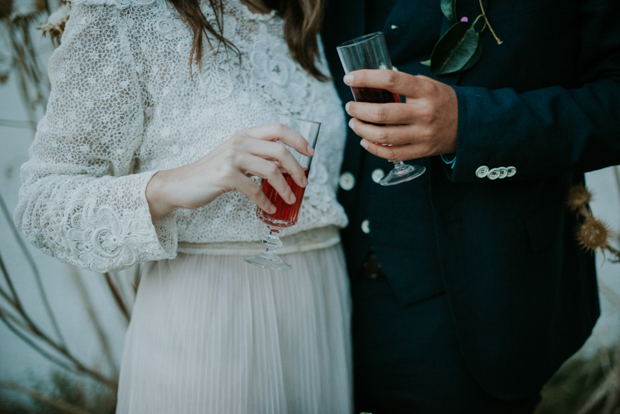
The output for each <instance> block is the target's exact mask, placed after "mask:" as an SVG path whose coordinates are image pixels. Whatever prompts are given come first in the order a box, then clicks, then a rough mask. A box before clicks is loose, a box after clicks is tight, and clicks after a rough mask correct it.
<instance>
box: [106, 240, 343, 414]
mask: <svg viewBox="0 0 620 414" xmlns="http://www.w3.org/2000/svg"><path fill="white" fill-rule="evenodd" d="M281 257H282V258H283V259H284V260H285V261H286V262H287V263H289V264H291V265H292V266H293V270H292V271H270V270H266V269H263V268H260V267H256V266H252V265H249V264H247V263H246V262H244V261H243V259H242V256H239V255H227V256H223V255H206V254H182V253H180V254H179V256H178V257H177V258H176V259H174V260H169V261H159V262H150V263H147V264H146V265H145V267H144V271H143V275H142V280H141V282H140V288H139V289H138V296H137V299H136V303H135V306H134V309H133V315H132V320H131V323H130V326H129V330H128V332H127V337H126V340H125V350H124V354H123V360H122V364H121V375H120V383H119V393H118V405H117V411H116V412H117V413H123V414H124V413H132V414H137V413H145V414H146V413H148V414H157V413H166V414H190V413H195V414H199V413H200V414H205V413H209V414H216V413H222V414H237V413H238V414H246V413H247V414H249V413H251V414H278V413H282V414H297V413H299V414H302V413H303V414H305V413H308V414H318V413H321V414H330V413H334V414H350V413H351V412H352V403H351V395H352V386H351V380H352V376H351V345H350V337H349V335H350V309H351V307H350V306H351V305H350V299H349V287H348V280H347V277H346V267H345V262H344V255H343V253H342V248H341V245H340V244H337V245H335V246H332V247H328V248H323V249H319V250H312V251H307V252H301V253H291V254H285V255H281Z"/></svg>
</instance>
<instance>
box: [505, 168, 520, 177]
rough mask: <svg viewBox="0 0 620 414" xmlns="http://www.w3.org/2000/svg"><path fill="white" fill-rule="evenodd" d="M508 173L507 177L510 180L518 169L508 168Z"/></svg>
mask: <svg viewBox="0 0 620 414" xmlns="http://www.w3.org/2000/svg"><path fill="white" fill-rule="evenodd" d="M506 172H507V175H506V177H508V178H510V177H513V176H514V175H515V174H516V173H517V168H516V167H507V168H506Z"/></svg>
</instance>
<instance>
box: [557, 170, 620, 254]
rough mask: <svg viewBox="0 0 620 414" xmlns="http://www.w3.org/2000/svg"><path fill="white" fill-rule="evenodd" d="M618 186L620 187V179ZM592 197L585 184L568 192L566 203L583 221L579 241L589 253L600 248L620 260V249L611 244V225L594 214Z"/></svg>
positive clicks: (578, 234) (578, 185) (579, 229)
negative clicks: (591, 204)
mask: <svg viewBox="0 0 620 414" xmlns="http://www.w3.org/2000/svg"><path fill="white" fill-rule="evenodd" d="M616 168H617V167H614V171H616V174H617V170H616ZM618 188H620V181H619V182H618ZM592 199H593V196H592V193H591V192H590V190H588V189H587V188H586V186H585V185H584V184H577V185H575V186H573V187H572V188H571V189H570V190H569V192H568V197H567V201H566V204H567V206H568V208H569V209H570V210H571V211H574V212H576V213H577V214H578V216H579V220H580V223H581V224H580V225H579V227H578V228H577V232H576V238H577V241H578V243H579V245H580V246H581V247H583V248H584V249H585V250H586V251H587V252H589V253H593V252H594V251H595V250H597V249H598V250H600V251H602V252H603V253H605V252H608V253H611V254H612V256H613V257H614V259H611V261H613V262H620V250H618V249H616V248H615V247H613V246H612V245H611V244H610V241H611V240H612V238H613V233H612V231H611V227H610V226H609V225H608V224H607V223H605V222H604V221H602V220H599V219H597V218H596V217H594V216H593V215H592V210H591V209H590V202H591V201H592Z"/></svg>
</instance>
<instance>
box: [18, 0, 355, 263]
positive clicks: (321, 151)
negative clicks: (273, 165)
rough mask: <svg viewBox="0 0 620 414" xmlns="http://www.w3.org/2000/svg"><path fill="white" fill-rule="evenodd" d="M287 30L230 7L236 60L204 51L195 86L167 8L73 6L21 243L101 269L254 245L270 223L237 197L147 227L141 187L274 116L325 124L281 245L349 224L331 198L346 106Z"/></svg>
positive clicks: (145, 2)
mask: <svg viewBox="0 0 620 414" xmlns="http://www.w3.org/2000/svg"><path fill="white" fill-rule="evenodd" d="M206 3H207V5H205V6H204V7H203V12H204V13H205V15H206V16H207V19H208V20H209V21H211V22H214V19H215V16H214V14H213V12H212V10H210V9H209V7H208V2H206ZM282 25H283V20H282V19H281V18H280V17H278V16H277V15H275V13H271V14H269V15H257V14H253V13H251V12H250V11H249V10H248V9H247V7H246V6H244V5H242V4H241V3H240V0H228V2H227V4H226V6H225V17H224V35H225V37H226V38H227V39H229V40H230V41H232V42H233V44H234V45H235V46H237V47H238V48H239V50H240V51H241V61H239V59H238V57H237V56H236V55H235V54H234V53H229V54H227V53H225V52H222V53H217V54H214V53H212V52H209V46H208V45H206V46H205V47H206V49H207V50H205V57H204V59H203V65H202V71H199V69H198V66H197V65H196V64H195V63H192V69H191V70H192V71H193V78H192V75H191V73H190V65H189V56H190V48H191V39H192V38H191V32H190V30H189V29H188V28H187V26H186V24H185V23H184V22H183V21H182V20H181V18H180V16H179V15H178V14H177V12H176V11H175V10H174V8H173V7H172V6H170V5H169V4H168V3H167V2H166V0H77V1H75V2H74V7H73V10H72V12H71V18H70V19H69V21H68V22H67V25H66V28H65V32H64V35H63V38H62V44H61V46H60V47H59V48H58V49H57V50H56V51H55V52H54V54H53V55H52V57H51V59H50V61H49V72H50V79H51V82H52V94H51V96H50V99H49V105H48V108H47V113H46V116H45V117H44V118H43V119H42V121H41V122H40V123H39V126H38V130H37V134H36V138H35V141H34V143H33V145H32V147H31V149H30V160H29V161H28V162H27V163H25V164H24V166H23V167H22V182H23V184H22V188H21V191H20V197H19V205H18V207H17V210H16V213H15V219H16V223H17V224H18V226H19V227H21V229H22V231H23V233H24V235H25V236H26V237H27V238H28V239H29V240H30V241H31V242H33V243H34V244H35V245H36V246H37V247H39V248H41V249H43V250H44V251H45V252H47V253H49V254H52V255H54V256H56V257H58V258H60V259H62V260H65V261H68V262H71V263H74V264H76V265H78V266H81V267H84V268H89V269H91V270H96V271H107V270H117V269H121V268H125V267H128V266H131V265H133V264H135V263H137V262H142V261H147V260H159V259H164V258H173V257H174V256H175V255H176V251H177V243H178V242H179V241H182V242H185V243H221V242H248V241H255V240H260V239H262V238H263V237H264V236H265V235H266V232H267V228H266V225H265V224H263V223H262V222H260V221H259V220H258V219H257V218H256V216H255V211H256V205H255V204H254V203H253V202H252V201H251V200H250V199H248V198H247V197H245V196H243V195H242V194H240V193H237V192H231V193H226V194H224V195H222V196H221V197H219V198H217V199H216V200H215V201H213V202H212V203H211V204H209V205H207V206H205V207H203V208H200V209H198V210H177V211H176V212H174V213H171V214H169V215H168V216H166V217H164V218H163V219H161V220H159V221H158V222H156V223H155V224H154V225H153V223H152V221H151V217H150V214H149V208H148V204H147V201H146V197H145V189H146V185H147V183H148V181H149V180H150V179H151V177H152V176H153V174H154V173H155V172H156V171H157V170H160V169H169V168H174V167H178V166H182V165H185V164H188V163H191V162H193V161H195V160H197V159H199V158H201V157H202V156H204V155H205V154H206V153H208V152H209V151H212V150H213V149H214V148H216V147H217V146H218V145H220V144H221V143H222V142H223V141H224V140H226V139H227V138H229V137H230V136H231V135H232V134H233V133H234V132H235V131H237V130H240V129H247V128H252V127H256V126H260V125H264V124H267V123H269V122H270V116H271V114H272V113H274V112H276V113H284V114H292V115H295V116H299V117H302V118H307V119H312V120H316V121H320V122H322V127H321V134H320V137H319V141H318V144H317V150H316V155H315V159H314V160H313V164H312V169H311V173H310V180H309V181H310V185H309V186H308V187H307V189H306V193H305V196H304V202H303V204H302V209H301V214H300V220H299V222H298V224H297V225H296V226H293V227H291V228H290V229H288V230H287V234H293V233H297V232H301V231H304V230H309V229H317V228H321V227H326V226H333V225H336V226H341V227H342V226H344V225H346V216H345V214H344V211H343V209H342V207H341V206H340V205H339V204H338V203H337V201H336V195H335V191H336V186H337V181H338V172H339V168H340V164H341V160H342V152H343V148H344V140H345V128H346V127H345V124H344V116H343V113H342V109H341V102H340V100H339V98H338V96H337V94H336V91H335V89H334V87H333V85H332V84H331V83H329V82H319V81H317V80H316V79H314V78H312V77H311V76H310V75H308V74H307V73H306V72H305V71H304V70H303V69H302V68H301V66H300V65H299V64H297V63H296V62H295V61H294V60H293V59H292V58H291V56H290V54H289V51H288V47H287V45H286V42H285V41H284V38H283V34H282ZM213 44H214V45H216V43H215V42H213ZM324 61H325V59H324V58H323V62H321V64H320V68H321V70H323V71H324V72H325V73H328V69H327V67H326V65H325V63H324Z"/></svg>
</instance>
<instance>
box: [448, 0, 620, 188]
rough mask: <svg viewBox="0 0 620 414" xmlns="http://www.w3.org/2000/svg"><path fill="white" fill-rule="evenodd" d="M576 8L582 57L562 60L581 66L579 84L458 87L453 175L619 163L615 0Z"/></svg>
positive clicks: (619, 8)
mask: <svg viewBox="0 0 620 414" xmlns="http://www.w3.org/2000/svg"><path fill="white" fill-rule="evenodd" d="M579 13H580V16H579V21H580V24H581V27H579V28H578V30H579V31H580V32H579V33H580V36H579V42H580V44H579V45H575V47H578V48H579V59H578V61H577V62H566V63H565V64H566V65H575V64H576V65H578V73H579V83H578V85H581V86H580V87H576V88H574V89H567V88H563V87H559V86H553V87H547V88H542V89H537V90H532V91H527V92H523V93H517V92H516V91H515V90H513V89H510V88H504V89H498V90H490V89H486V88H482V87H465V86H463V87H461V86H457V87H455V90H456V93H457V97H458V109H459V127H458V137H459V138H458V148H457V153H456V154H457V155H456V158H457V161H456V163H455V165H454V168H453V169H450V168H449V167H448V168H445V171H446V173H447V174H448V176H449V177H450V179H451V180H452V181H455V182H479V183H484V182H486V183H490V182H492V180H489V179H487V178H490V176H486V177H482V176H481V175H484V173H485V171H484V168H482V169H481V167H484V166H486V167H488V169H493V168H496V169H499V168H502V167H503V168H507V167H514V171H513V172H514V175H513V176H510V178H509V180H510V181H512V180H528V179H535V178H540V177H544V176H547V175H550V174H558V173H564V172H587V171H592V170H596V169H600V168H604V167H607V166H610V165H615V164H620V24H619V22H620V2H618V1H616V0H612V1H601V0H588V1H583V2H582V4H581V6H580V10H579ZM541 41H544V40H541ZM523 58H524V59H527V56H523ZM552 58H553V57H552V56H549V59H552ZM504 175H505V174H504ZM501 178H504V177H501Z"/></svg>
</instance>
